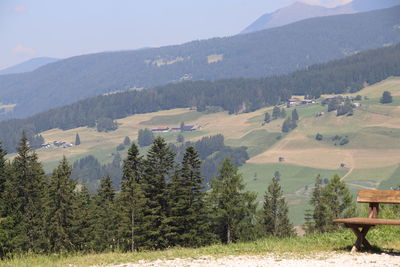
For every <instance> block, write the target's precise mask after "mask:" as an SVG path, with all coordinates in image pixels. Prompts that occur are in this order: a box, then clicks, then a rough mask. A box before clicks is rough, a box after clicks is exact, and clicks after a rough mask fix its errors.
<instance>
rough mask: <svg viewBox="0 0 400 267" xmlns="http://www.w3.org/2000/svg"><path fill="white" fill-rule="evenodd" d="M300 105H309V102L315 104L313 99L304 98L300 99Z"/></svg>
mask: <svg viewBox="0 0 400 267" xmlns="http://www.w3.org/2000/svg"><path fill="white" fill-rule="evenodd" d="M301 104H302V105H310V104H315V100H312V99H304V100H302V101H301Z"/></svg>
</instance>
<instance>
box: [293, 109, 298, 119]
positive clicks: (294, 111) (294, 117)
mask: <svg viewBox="0 0 400 267" xmlns="http://www.w3.org/2000/svg"><path fill="white" fill-rule="evenodd" d="M298 120H299V114H298V113H297V110H296V109H293V110H292V121H298Z"/></svg>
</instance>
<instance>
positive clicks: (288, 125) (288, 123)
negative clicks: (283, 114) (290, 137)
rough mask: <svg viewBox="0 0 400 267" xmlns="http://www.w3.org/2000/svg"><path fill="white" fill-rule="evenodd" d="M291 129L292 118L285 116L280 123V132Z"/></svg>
mask: <svg viewBox="0 0 400 267" xmlns="http://www.w3.org/2000/svg"><path fill="white" fill-rule="evenodd" d="M291 129H292V120H291V118H290V117H287V118H286V119H285V120H284V121H283V124H282V132H283V133H288V132H290V130H291Z"/></svg>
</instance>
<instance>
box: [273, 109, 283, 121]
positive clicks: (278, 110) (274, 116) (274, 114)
mask: <svg viewBox="0 0 400 267" xmlns="http://www.w3.org/2000/svg"><path fill="white" fill-rule="evenodd" d="M280 114H281V109H280V108H279V107H277V106H275V107H274V108H273V109H272V119H273V120H276V119H277V118H278V117H279V116H280Z"/></svg>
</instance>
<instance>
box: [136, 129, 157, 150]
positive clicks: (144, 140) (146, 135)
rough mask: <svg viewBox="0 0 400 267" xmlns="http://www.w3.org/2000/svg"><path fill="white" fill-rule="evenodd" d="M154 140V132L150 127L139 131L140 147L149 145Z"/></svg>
mask: <svg viewBox="0 0 400 267" xmlns="http://www.w3.org/2000/svg"><path fill="white" fill-rule="evenodd" d="M153 141H154V135H153V132H152V131H151V130H149V129H140V130H139V132H138V144H139V146H140V147H145V146H149V145H151V144H152V142H153Z"/></svg>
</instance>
